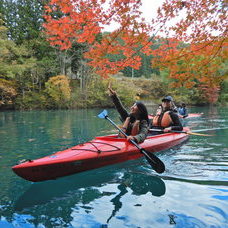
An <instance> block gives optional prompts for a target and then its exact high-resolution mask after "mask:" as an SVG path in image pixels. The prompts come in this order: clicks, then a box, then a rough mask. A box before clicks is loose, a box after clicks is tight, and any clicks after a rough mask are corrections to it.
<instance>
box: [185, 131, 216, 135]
mask: <svg viewBox="0 0 228 228" xmlns="http://www.w3.org/2000/svg"><path fill="white" fill-rule="evenodd" d="M187 134H188V135H199V136H214V135H208V134H201V133H195V132H187Z"/></svg>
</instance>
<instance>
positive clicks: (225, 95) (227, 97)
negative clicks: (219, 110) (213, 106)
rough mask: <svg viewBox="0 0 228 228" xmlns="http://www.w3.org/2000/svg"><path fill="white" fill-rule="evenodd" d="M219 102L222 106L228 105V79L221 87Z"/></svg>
mask: <svg viewBox="0 0 228 228" xmlns="http://www.w3.org/2000/svg"><path fill="white" fill-rule="evenodd" d="M219 102H220V103H222V104H228V79H226V80H224V81H223V83H222V85H221V91H220V97H219Z"/></svg>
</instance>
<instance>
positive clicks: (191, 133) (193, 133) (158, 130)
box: [149, 129, 213, 136]
mask: <svg viewBox="0 0 228 228" xmlns="http://www.w3.org/2000/svg"><path fill="white" fill-rule="evenodd" d="M149 131H157V132H164V130H162V129H149ZM171 132H174V133H184V134H188V135H199V136H213V135H208V134H200V133H195V132H188V131H175V130H174V131H173V130H171V131H169V132H165V133H171Z"/></svg>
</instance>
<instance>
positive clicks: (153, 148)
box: [12, 128, 189, 182]
mask: <svg viewBox="0 0 228 228" xmlns="http://www.w3.org/2000/svg"><path fill="white" fill-rule="evenodd" d="M188 130H189V129H188V128H185V129H184V131H188ZM187 139H188V134H186V133H173V132H172V133H165V134H160V135H155V136H148V137H147V139H146V140H145V141H144V142H143V143H141V144H140V146H141V147H142V148H144V149H146V150H148V151H150V152H152V153H154V152H159V151H163V150H167V149H169V148H172V147H174V146H176V145H179V144H181V143H182V142H184V141H185V140H187ZM142 156H143V154H142V153H141V152H140V151H139V150H138V149H137V148H136V147H135V146H134V145H133V144H131V143H130V142H128V141H127V140H126V139H125V138H117V135H110V136H101V137H96V138H95V139H93V140H91V141H89V142H86V143H83V144H79V145H76V146H74V147H71V148H69V149H66V150H64V151H59V152H57V153H55V154H52V155H49V156H47V157H43V158H39V159H35V160H29V161H26V162H23V163H21V164H18V165H15V166H13V167H12V169H13V171H14V172H15V173H16V174H17V175H18V176H20V177H22V178H24V179H26V180H29V181H33V182H37V181H44V180H52V179H56V178H58V177H63V176H67V175H71V174H74V173H79V172H82V171H86V170H90V169H95V168H99V167H102V166H106V165H111V164H116V163H119V162H124V161H128V160H133V159H137V158H140V157H142Z"/></svg>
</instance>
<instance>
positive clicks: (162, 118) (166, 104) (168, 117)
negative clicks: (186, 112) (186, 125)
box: [150, 96, 183, 135]
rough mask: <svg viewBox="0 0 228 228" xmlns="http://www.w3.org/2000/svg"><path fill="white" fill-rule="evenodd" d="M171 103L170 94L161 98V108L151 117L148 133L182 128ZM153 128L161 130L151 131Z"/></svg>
mask: <svg viewBox="0 0 228 228" xmlns="http://www.w3.org/2000/svg"><path fill="white" fill-rule="evenodd" d="M173 104H174V102H173V98H172V97H171V96H166V97H164V98H163V99H162V104H161V110H160V112H157V113H156V115H155V116H154V118H153V119H152V122H151V127H150V135H151V134H152V135H154V134H159V133H163V132H164V133H166V132H170V131H182V130H183V126H182V124H181V122H180V119H179V117H178V113H177V111H176V110H175V109H174V107H173ZM153 129H161V130H163V131H162V132H156V131H155V130H154V131H153Z"/></svg>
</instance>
